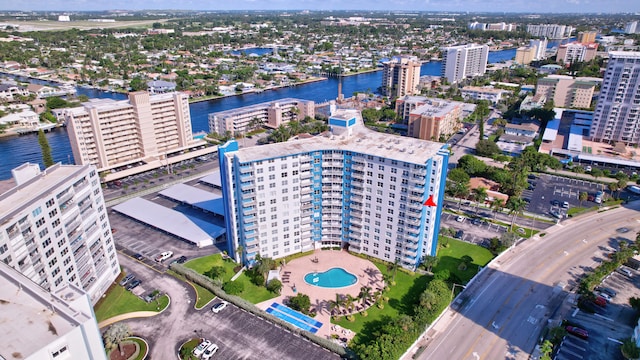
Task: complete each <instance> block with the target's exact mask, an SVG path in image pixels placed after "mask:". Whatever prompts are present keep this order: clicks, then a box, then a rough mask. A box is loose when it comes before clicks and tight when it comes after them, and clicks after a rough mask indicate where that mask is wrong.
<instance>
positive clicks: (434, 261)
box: [422, 255, 440, 272]
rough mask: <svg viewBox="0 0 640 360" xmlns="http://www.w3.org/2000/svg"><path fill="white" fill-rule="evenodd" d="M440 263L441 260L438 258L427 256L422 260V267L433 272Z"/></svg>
mask: <svg viewBox="0 0 640 360" xmlns="http://www.w3.org/2000/svg"><path fill="white" fill-rule="evenodd" d="M439 261H440V259H438V257H437V256H431V255H425V256H424V257H423V258H422V266H424V268H425V270H427V271H428V272H431V269H432V268H433V267H434V266H437V265H438V262H439Z"/></svg>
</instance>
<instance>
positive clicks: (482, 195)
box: [473, 186, 487, 214]
mask: <svg viewBox="0 0 640 360" xmlns="http://www.w3.org/2000/svg"><path fill="white" fill-rule="evenodd" d="M486 198H487V189H486V188H484V187H482V186H479V187H477V188H475V189H473V200H474V201H475V202H476V214H477V213H478V209H479V208H480V203H481V202H484V200H485V199H486Z"/></svg>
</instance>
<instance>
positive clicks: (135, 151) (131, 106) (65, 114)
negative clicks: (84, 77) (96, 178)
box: [59, 91, 197, 171]
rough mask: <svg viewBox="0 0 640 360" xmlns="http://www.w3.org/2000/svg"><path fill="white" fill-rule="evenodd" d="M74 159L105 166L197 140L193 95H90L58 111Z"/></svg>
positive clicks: (151, 155) (159, 153)
mask: <svg viewBox="0 0 640 360" xmlns="http://www.w3.org/2000/svg"><path fill="white" fill-rule="evenodd" d="M60 117H62V118H63V119H64V121H65V123H66V125H67V129H68V133H69V140H70V141H71V149H72V151H73V157H74V159H75V163H76V164H78V165H84V164H92V165H95V166H96V167H97V168H98V169H99V170H100V171H102V170H107V169H113V168H116V167H120V166H123V165H128V164H132V163H136V162H138V161H144V162H149V161H153V160H159V159H162V158H164V157H166V154H167V153H169V152H172V151H173V152H175V151H180V150H181V149H185V148H188V147H189V146H191V145H194V144H195V143H196V142H197V141H195V140H194V139H193V134H192V130H191V114H190V112H189V101H188V96H187V95H186V94H183V93H178V92H174V93H166V94H156V95H150V94H149V93H147V92H146V91H139V92H132V93H129V99H128V100H113V99H91V100H90V101H88V102H85V103H82V106H79V107H76V108H67V109H63V110H62V111H60V112H59V118H60Z"/></svg>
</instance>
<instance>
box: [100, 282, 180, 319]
mask: <svg viewBox="0 0 640 360" xmlns="http://www.w3.org/2000/svg"><path fill="white" fill-rule="evenodd" d="M168 305H169V297H167V295H162V296H161V297H159V298H158V300H156V301H152V302H150V303H147V302H145V301H144V300H142V299H140V298H139V297H137V296H135V295H133V294H132V293H131V292H130V291H127V290H125V289H124V288H123V287H122V286H119V285H114V286H112V287H111V288H110V289H109V291H107V293H106V294H105V297H104V298H102V300H100V301H99V302H98V303H97V304H96V306H95V307H94V311H95V313H96V318H97V319H98V322H101V321H103V320H106V319H109V318H112V317H114V316H116V315H120V314H126V313H130V312H134V311H159V310H163V309H164V308H166V307H167V306H168ZM158 307H159V309H158Z"/></svg>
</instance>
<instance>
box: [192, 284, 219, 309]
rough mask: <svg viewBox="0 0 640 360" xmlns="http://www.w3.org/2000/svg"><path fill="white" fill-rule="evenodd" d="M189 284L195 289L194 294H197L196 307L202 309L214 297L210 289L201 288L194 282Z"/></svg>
mask: <svg viewBox="0 0 640 360" xmlns="http://www.w3.org/2000/svg"><path fill="white" fill-rule="evenodd" d="M190 284H191V286H193V288H194V289H196V296H198V300H196V309H202V307H203V306H205V305H207V304H208V303H209V302H210V301H211V300H213V299H214V298H215V297H216V296H215V295H214V294H213V293H212V292H211V291H209V290H207V289H205V288H203V287H202V286H200V285H198V284H195V283H190Z"/></svg>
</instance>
